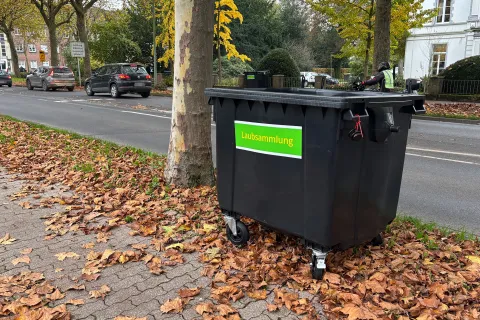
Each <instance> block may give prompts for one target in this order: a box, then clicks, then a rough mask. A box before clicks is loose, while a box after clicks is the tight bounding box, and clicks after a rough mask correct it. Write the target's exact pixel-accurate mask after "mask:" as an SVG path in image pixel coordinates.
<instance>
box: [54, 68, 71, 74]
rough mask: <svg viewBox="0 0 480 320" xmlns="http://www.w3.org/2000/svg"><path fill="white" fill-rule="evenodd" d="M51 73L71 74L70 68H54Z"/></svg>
mask: <svg viewBox="0 0 480 320" xmlns="http://www.w3.org/2000/svg"><path fill="white" fill-rule="evenodd" d="M53 72H55V73H72V70H70V68H66V67H55V68H53Z"/></svg>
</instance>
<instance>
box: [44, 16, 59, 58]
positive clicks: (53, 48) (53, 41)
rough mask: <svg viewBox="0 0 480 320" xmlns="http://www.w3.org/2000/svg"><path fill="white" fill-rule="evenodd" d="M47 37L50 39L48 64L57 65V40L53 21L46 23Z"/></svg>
mask: <svg viewBox="0 0 480 320" xmlns="http://www.w3.org/2000/svg"><path fill="white" fill-rule="evenodd" d="M47 28H48V37H49V40H50V65H51V66H58V50H57V47H58V42H57V26H56V25H55V22H53V23H51V24H47Z"/></svg>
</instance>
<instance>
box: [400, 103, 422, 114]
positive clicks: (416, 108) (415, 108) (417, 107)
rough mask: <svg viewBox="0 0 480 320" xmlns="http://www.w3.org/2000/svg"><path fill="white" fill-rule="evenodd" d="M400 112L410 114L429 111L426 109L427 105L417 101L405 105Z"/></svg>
mask: <svg viewBox="0 0 480 320" xmlns="http://www.w3.org/2000/svg"><path fill="white" fill-rule="evenodd" d="M400 112H402V113H410V114H425V113H427V110H426V109H425V106H424V104H423V101H422V103H421V104H420V103H415V104H412V105H410V106H405V107H403V108H401V109H400Z"/></svg>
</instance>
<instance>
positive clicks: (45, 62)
mask: <svg viewBox="0 0 480 320" xmlns="http://www.w3.org/2000/svg"><path fill="white" fill-rule="evenodd" d="M42 65H43V66H44V67H49V66H50V62H48V61H44V62H43V64H42Z"/></svg>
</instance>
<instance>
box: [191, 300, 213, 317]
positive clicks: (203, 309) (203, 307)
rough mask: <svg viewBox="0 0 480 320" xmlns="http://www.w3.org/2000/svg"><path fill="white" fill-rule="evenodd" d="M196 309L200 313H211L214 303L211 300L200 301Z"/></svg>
mask: <svg viewBox="0 0 480 320" xmlns="http://www.w3.org/2000/svg"><path fill="white" fill-rule="evenodd" d="M195 311H196V312H197V313H198V314H199V315H203V314H204V313H207V314H211V313H213V304H212V303H211V302H208V303H200V304H198V305H197V306H196V307H195Z"/></svg>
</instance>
